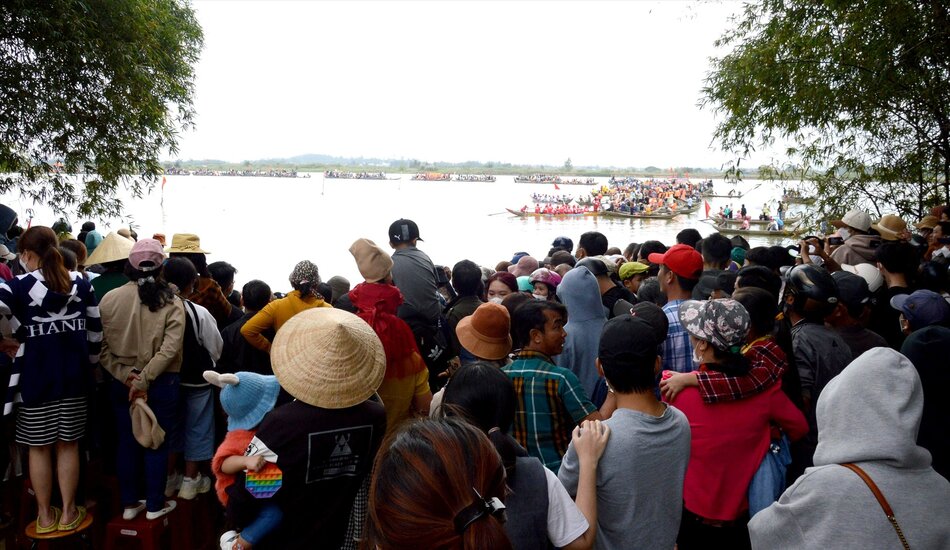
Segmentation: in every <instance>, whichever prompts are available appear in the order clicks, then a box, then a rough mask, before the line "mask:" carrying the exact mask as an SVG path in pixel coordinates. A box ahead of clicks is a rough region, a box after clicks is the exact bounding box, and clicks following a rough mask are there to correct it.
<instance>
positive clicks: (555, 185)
mask: <svg viewBox="0 0 950 550" xmlns="http://www.w3.org/2000/svg"><path fill="white" fill-rule="evenodd" d="M554 190H555V191H560V190H561V188H560V187H558V186H557V184H556V183H555V184H554Z"/></svg>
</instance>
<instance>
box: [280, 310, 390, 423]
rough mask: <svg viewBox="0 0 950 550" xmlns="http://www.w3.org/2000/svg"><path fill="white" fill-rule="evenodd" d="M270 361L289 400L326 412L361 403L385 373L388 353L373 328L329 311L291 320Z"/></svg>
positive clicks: (282, 330)
mask: <svg viewBox="0 0 950 550" xmlns="http://www.w3.org/2000/svg"><path fill="white" fill-rule="evenodd" d="M270 358H271V366H272V367H273V369H274V375H275V376H277V380H278V381H279V382H280V385H281V386H282V387H283V388H284V389H285V390H287V392H288V393H290V395H292V396H294V397H296V398H297V399H299V400H300V401H303V402H304V403H308V404H310V405H313V406H315V407H321V408H324V409H343V408H346V407H352V406H353V405H358V404H359V403H362V402H363V401H365V400H366V399H368V398H369V397H370V396H371V395H373V393H375V392H376V389H377V388H379V385H380V384H382V382H383V375H384V374H385V373H386V353H385V352H384V351H383V344H382V343H381V342H380V341H379V337H378V336H376V333H375V332H374V331H373V329H372V327H370V326H369V324H367V323H366V322H365V321H363V320H362V319H360V318H359V317H357V316H356V315H353V314H352V313H347V312H346V311H343V310H340V309H333V308H324V307H318V308H313V309H308V310H305V311H302V312H300V313H298V314H296V315H294V316H293V317H291V319H290V320H289V321H287V322H286V323H285V324H284V325H283V326H282V327H280V330H279V331H277V336H276V338H274V344H273V346H271V350H270Z"/></svg>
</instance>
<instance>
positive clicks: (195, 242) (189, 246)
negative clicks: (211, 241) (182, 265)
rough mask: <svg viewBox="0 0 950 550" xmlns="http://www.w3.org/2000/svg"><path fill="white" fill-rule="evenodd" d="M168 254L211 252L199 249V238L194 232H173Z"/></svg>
mask: <svg viewBox="0 0 950 550" xmlns="http://www.w3.org/2000/svg"><path fill="white" fill-rule="evenodd" d="M165 252H168V253H169V254H211V253H210V252H208V251H207V250H202V249H201V239H200V238H199V237H198V235H195V234H194V233H175V234H174V235H172V245H171V246H169V247H168V250H166V251H165Z"/></svg>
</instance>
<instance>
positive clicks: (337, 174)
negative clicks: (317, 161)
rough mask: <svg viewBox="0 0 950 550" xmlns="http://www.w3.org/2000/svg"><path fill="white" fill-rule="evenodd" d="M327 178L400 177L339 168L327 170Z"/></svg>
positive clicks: (368, 178) (378, 178)
mask: <svg viewBox="0 0 950 550" xmlns="http://www.w3.org/2000/svg"><path fill="white" fill-rule="evenodd" d="M323 177H324V178H326V179H340V180H391V179H399V178H390V177H388V176H386V174H384V173H382V172H340V171H337V170H327V171H326V172H324V173H323Z"/></svg>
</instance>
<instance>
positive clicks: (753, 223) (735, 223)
mask: <svg viewBox="0 0 950 550" xmlns="http://www.w3.org/2000/svg"><path fill="white" fill-rule="evenodd" d="M711 220H712V221H713V222H714V223H715V224H716V225H718V226H720V227H728V228H730V229H732V228H734V227H735V228H738V227H739V226H741V225H742V220H735V219H729V220H723V219H720V218H711ZM784 221H785V224H786V225H792V224H796V223H798V222H800V221H801V218H800V217H798V218H785V219H784ZM770 223H772V220H749V226H750V227H768V226H769V224H770Z"/></svg>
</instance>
